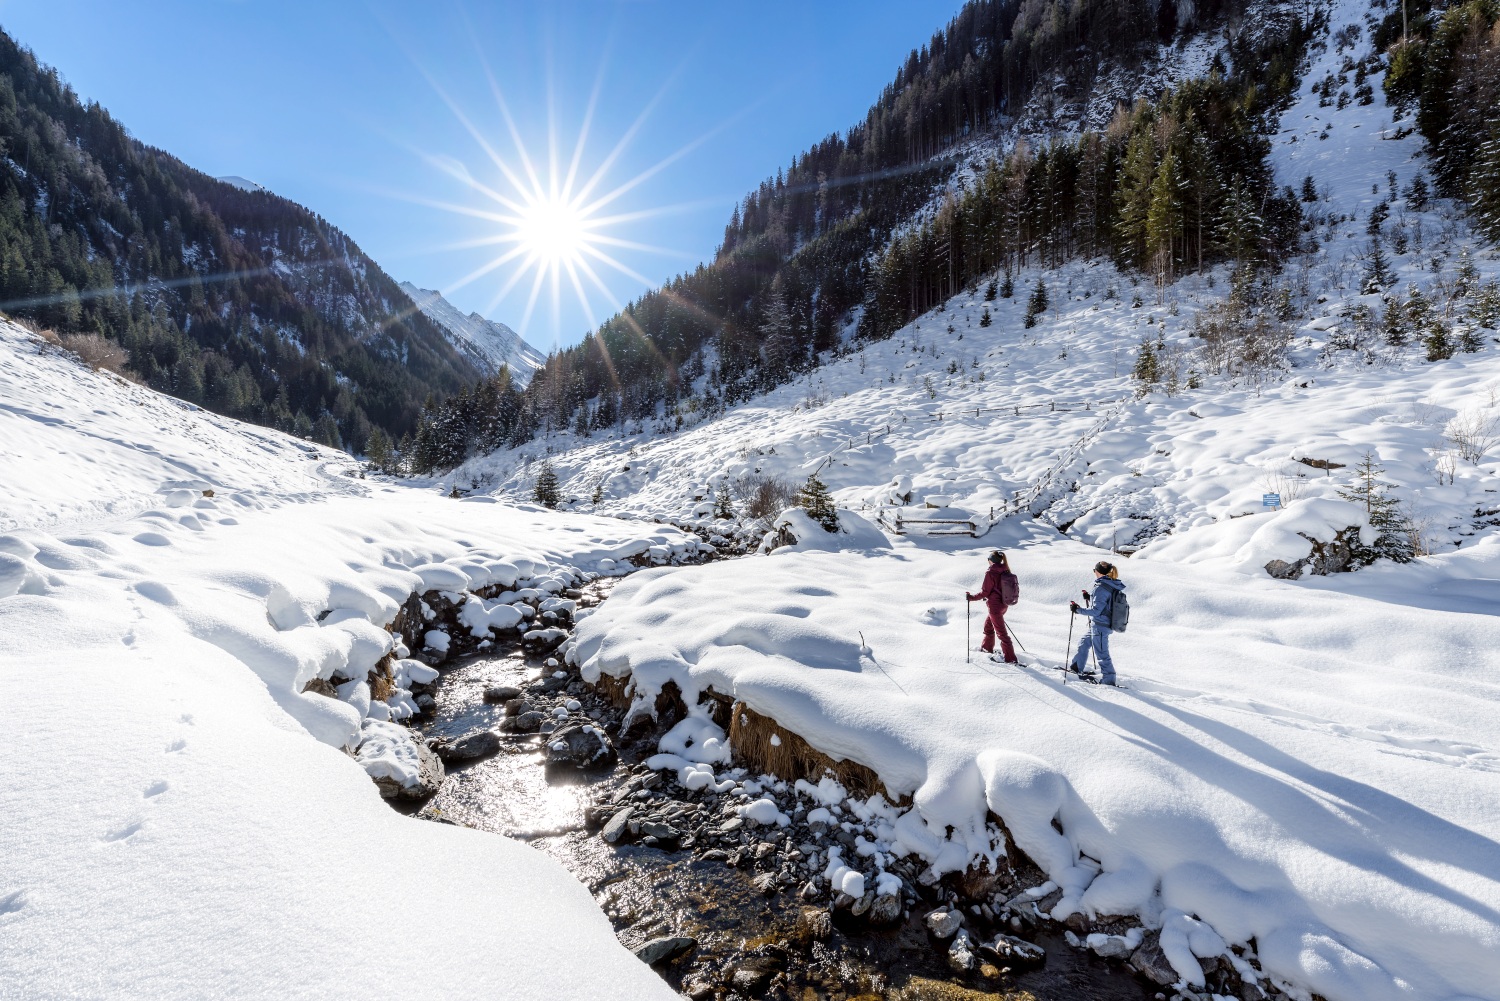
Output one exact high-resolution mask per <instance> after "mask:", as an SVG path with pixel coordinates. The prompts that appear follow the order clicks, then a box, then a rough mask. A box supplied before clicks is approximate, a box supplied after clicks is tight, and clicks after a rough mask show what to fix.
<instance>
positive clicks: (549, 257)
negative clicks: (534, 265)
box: [515, 196, 592, 267]
mask: <svg viewBox="0 0 1500 1001" xmlns="http://www.w3.org/2000/svg"><path fill="white" fill-rule="evenodd" d="M589 221H590V220H589V219H588V218H587V217H585V216H584V214H583V213H582V212H581V211H579V206H577V205H574V204H571V203H569V202H566V201H564V200H563V199H561V198H556V197H550V196H549V197H547V198H544V199H538V200H536V201H533V202H531V203H530V204H528V205H525V206H524V207H523V208H522V210H521V211H520V212H519V213H517V215H516V221H515V236H516V239H517V241H519V243H520V245H521V246H522V247H524V248H525V249H526V253H527V254H528V255H530V256H531V257H532V258H533V259H535V260H537V261H540V262H541V263H543V264H547V265H550V266H554V267H555V266H556V265H559V264H567V263H570V262H572V263H577V262H578V261H579V260H580V255H581V254H582V253H583V249H582V248H583V246H584V243H585V242H586V241H588V239H589V237H590V236H591V235H592V234H590V233H589V232H588V226H589Z"/></svg>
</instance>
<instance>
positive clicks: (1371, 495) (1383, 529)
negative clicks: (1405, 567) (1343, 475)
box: [1339, 452, 1415, 566]
mask: <svg viewBox="0 0 1500 1001" xmlns="http://www.w3.org/2000/svg"><path fill="white" fill-rule="evenodd" d="M1384 472H1385V470H1384V469H1383V468H1382V467H1381V466H1379V465H1377V464H1376V462H1375V457H1374V456H1373V455H1371V454H1370V453H1369V452H1366V453H1365V456H1364V458H1363V459H1361V460H1360V463H1359V465H1358V466H1356V467H1354V472H1353V475H1352V479H1351V482H1350V483H1349V485H1348V486H1346V487H1340V488H1339V496H1340V497H1342V498H1344V499H1345V500H1347V501H1351V502H1353V503H1355V504H1358V505H1360V506H1361V507H1363V508H1364V509H1365V516H1366V518H1368V519H1369V522H1370V527H1371V528H1373V529H1374V530H1375V541H1374V542H1373V543H1372V544H1371V545H1369V546H1365V545H1363V544H1362V543H1360V542H1358V541H1356V542H1355V544H1354V545H1353V547H1351V548H1352V549H1353V553H1354V558H1355V561H1356V564H1357V565H1358V566H1369V565H1370V564H1371V563H1374V562H1375V561H1376V560H1379V559H1387V560H1394V561H1395V562H1397V563H1410V562H1411V560H1412V557H1413V556H1414V555H1415V548H1414V547H1413V546H1412V541H1411V526H1410V524H1409V523H1408V522H1407V520H1406V518H1405V517H1404V516H1403V515H1402V514H1401V509H1400V505H1398V504H1397V502H1396V500H1395V498H1393V497H1392V496H1391V484H1389V483H1387V482H1386V481H1384V480H1382V479H1381V478H1380V476H1381V474H1382V473H1384Z"/></svg>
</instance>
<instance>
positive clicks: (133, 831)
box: [99, 820, 146, 844]
mask: <svg viewBox="0 0 1500 1001" xmlns="http://www.w3.org/2000/svg"><path fill="white" fill-rule="evenodd" d="M145 826H146V822H145V821H144V820H137V821H135V822H134V823H131V824H126V825H125V826H124V827H121V828H119V829H118V830H115V831H111V832H110V833H108V834H106V835H105V836H104V837H102V838H100V839H99V840H101V841H103V842H105V843H106V844H112V843H114V842H116V841H126V840H128V839H130V838H132V837H134V836H135V835H137V834H139V833H140V832H141V828H143V827H145Z"/></svg>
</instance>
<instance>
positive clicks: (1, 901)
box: [0, 890, 27, 918]
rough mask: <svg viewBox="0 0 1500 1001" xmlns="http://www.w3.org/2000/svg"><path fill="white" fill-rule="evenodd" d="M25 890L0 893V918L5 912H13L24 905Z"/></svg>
mask: <svg viewBox="0 0 1500 1001" xmlns="http://www.w3.org/2000/svg"><path fill="white" fill-rule="evenodd" d="M26 904H27V900H26V891H25V890H16V891H14V892H12V893H6V894H0V918H3V917H5V915H7V914H14V913H16V912H17V911H20V910H23V909H24V908H25V907H26Z"/></svg>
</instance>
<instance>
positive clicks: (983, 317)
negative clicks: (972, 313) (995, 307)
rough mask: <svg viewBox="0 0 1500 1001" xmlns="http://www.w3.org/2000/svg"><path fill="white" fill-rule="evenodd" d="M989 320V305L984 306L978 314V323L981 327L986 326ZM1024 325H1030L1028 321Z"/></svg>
mask: <svg viewBox="0 0 1500 1001" xmlns="http://www.w3.org/2000/svg"><path fill="white" fill-rule="evenodd" d="M990 322H991V321H990V307H988V306H986V307H984V312H983V313H980V314H979V325H980V326H981V327H988V326H989V325H990ZM1026 325H1027V326H1028V327H1029V326H1031V324H1029V323H1028V324H1026Z"/></svg>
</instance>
